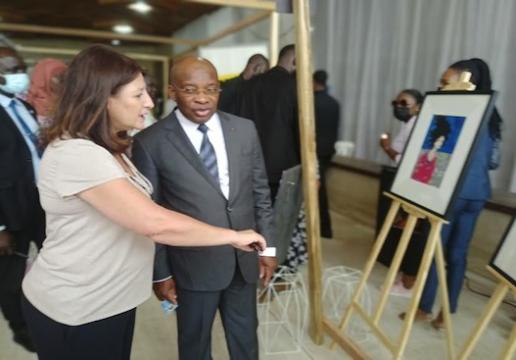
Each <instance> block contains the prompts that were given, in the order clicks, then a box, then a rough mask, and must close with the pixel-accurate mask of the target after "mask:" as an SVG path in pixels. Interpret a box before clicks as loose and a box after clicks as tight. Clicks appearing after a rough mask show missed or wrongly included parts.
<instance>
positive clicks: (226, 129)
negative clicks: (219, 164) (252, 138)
mask: <svg viewBox="0 0 516 360" xmlns="http://www.w3.org/2000/svg"><path fill="white" fill-rule="evenodd" d="M218 114H219V118H220V125H221V126H222V132H223V133H224V143H225V144H226V153H227V155H228V172H229V200H231V199H232V198H233V197H234V194H236V193H237V192H238V191H237V190H238V188H237V187H238V181H237V180H238V177H237V174H238V161H239V151H238V150H239V146H238V138H237V136H235V135H236V134H235V127H234V126H233V124H232V122H233V120H232V119H230V118H229V117H228V116H227V115H225V114H223V113H221V112H218Z"/></svg>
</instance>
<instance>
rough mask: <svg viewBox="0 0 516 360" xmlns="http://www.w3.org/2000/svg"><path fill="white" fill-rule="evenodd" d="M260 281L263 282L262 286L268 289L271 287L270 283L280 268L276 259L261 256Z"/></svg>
mask: <svg viewBox="0 0 516 360" xmlns="http://www.w3.org/2000/svg"><path fill="white" fill-rule="evenodd" d="M259 261H260V279H261V281H262V286H263V287H266V286H267V285H269V281H271V278H272V275H273V274H274V271H276V268H277V267H278V261H277V260H276V257H272V256H260V259H259Z"/></svg>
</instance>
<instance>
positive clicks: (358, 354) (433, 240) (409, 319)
mask: <svg viewBox="0 0 516 360" xmlns="http://www.w3.org/2000/svg"><path fill="white" fill-rule="evenodd" d="M384 195H385V196H387V197H389V198H391V199H392V203H391V207H390V209H389V212H388V213H387V217H386V218H385V221H384V223H383V226H382V229H381V231H380V233H379V234H378V238H377V240H376V242H375V244H374V246H373V249H372V251H371V254H370V255H369V258H368V259H367V263H366V266H365V268H364V273H363V275H362V278H361V279H360V282H359V283H358V286H357V288H356V290H355V293H354V294H353V298H352V300H351V303H350V304H349V306H348V307H347V308H346V310H345V312H344V315H343V317H342V319H341V322H340V324H339V326H338V329H337V328H335V327H334V326H332V325H331V324H328V323H327V322H325V326H326V327H328V328H330V329H329V330H330V331H331V333H332V335H333V336H332V337H333V338H334V341H333V342H332V345H331V346H332V348H334V347H335V344H336V343H335V341H337V342H338V343H339V345H340V346H341V347H342V348H343V349H344V350H345V351H347V352H348V353H350V354H351V355H352V356H353V358H357V359H367V358H368V356H367V355H366V354H365V353H364V352H362V351H361V350H360V348H359V347H358V346H357V345H356V344H355V343H354V342H353V341H352V340H351V339H349V338H347V337H346V336H345V335H343V334H342V333H341V332H342V330H345V328H346V326H347V325H348V323H349V320H350V319H351V315H352V314H353V312H356V313H357V314H358V315H360V316H361V317H362V319H364V320H365V322H366V323H367V324H368V325H369V327H370V328H371V329H372V330H373V333H374V334H375V335H376V336H377V337H378V338H379V340H381V342H382V343H383V344H384V345H385V346H386V347H387V349H388V350H389V351H390V352H391V353H392V354H393V357H394V358H395V359H400V358H401V357H402V355H403V352H404V351H405V347H406V345H407V342H408V337H409V335H410V330H411V329H412V324H413V322H414V317H415V315H416V311H417V309H418V305H419V300H420V298H421V295H422V293H423V288H424V285H425V282H426V278H427V275H428V271H429V269H430V266H431V263H432V259H433V258H434V257H435V260H436V267H437V275H438V279H439V288H440V295H441V306H442V312H443V316H444V323H445V327H446V335H447V345H448V355H449V358H450V359H453V358H454V348H453V331H452V326H451V325H452V324H451V319H450V307H449V302H448V289H447V286H446V275H445V268H444V256H443V250H442V245H441V227H442V225H443V224H446V223H447V222H446V221H445V220H444V219H442V218H440V217H438V216H436V215H434V214H431V213H429V212H427V211H425V210H423V209H421V208H419V207H418V206H416V205H413V204H410V203H408V202H406V201H404V200H402V199H400V198H398V197H397V196H394V195H392V194H390V193H384ZM400 207H402V208H403V210H405V211H406V212H407V213H408V214H409V216H408V219H407V222H406V225H405V228H404V229H403V233H402V235H401V239H400V242H399V244H398V247H397V249H396V253H395V255H394V258H393V260H392V263H391V266H390V268H389V271H388V272H387V276H386V278H385V281H384V283H383V287H382V293H381V295H380V300H379V302H378V304H377V306H376V309H375V310H374V313H373V315H372V316H370V315H369V314H367V313H366V311H365V310H364V309H363V308H362V306H361V305H360V297H361V295H362V292H363V290H364V288H365V285H366V282H367V279H368V278H369V275H370V274H371V271H372V269H373V266H374V264H375V262H376V260H377V259H378V255H379V253H380V250H381V248H382V246H383V244H384V242H385V239H386V238H387V234H388V233H389V230H390V229H391V227H392V224H393V223H394V219H395V217H396V214H397V213H398V211H399V209H400ZM422 218H427V219H428V220H429V221H430V224H431V227H430V235H429V236H428V240H427V243H426V246H425V250H424V253H423V257H422V259H421V264H420V266H419V270H418V274H417V279H416V283H415V284H414V289H413V295H412V299H411V301H410V304H409V306H408V309H407V311H406V313H405V319H404V321H403V327H402V331H401V335H400V337H399V339H398V341H397V342H394V341H392V340H391V339H390V338H389V337H388V336H387V335H386V334H385V333H384V331H382V329H381V328H380V326H379V321H380V319H381V317H382V314H383V311H384V308H385V305H386V303H387V300H388V297H389V291H390V289H391V287H392V285H393V283H394V279H395V277H396V274H397V273H398V269H399V266H400V263H401V260H402V258H403V255H404V254H405V251H406V249H407V246H408V243H409V240H410V238H411V237H412V234H413V232H414V228H415V225H416V222H417V220H418V219H422ZM336 336H337V337H338V338H336Z"/></svg>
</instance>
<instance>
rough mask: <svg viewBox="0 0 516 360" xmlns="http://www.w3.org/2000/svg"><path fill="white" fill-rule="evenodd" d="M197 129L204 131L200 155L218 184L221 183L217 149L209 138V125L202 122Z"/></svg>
mask: <svg viewBox="0 0 516 360" xmlns="http://www.w3.org/2000/svg"><path fill="white" fill-rule="evenodd" d="M197 130H199V131H200V132H202V143H201V151H200V153H199V156H200V157H201V160H202V162H203V164H204V166H205V167H206V169H207V170H208V172H209V173H210V175H211V176H213V178H214V179H215V181H216V182H217V184H218V183H219V169H218V167H217V155H215V149H214V148H213V145H212V144H211V142H210V139H208V134H207V132H208V127H207V126H206V125H204V124H201V125H199V126H198V127H197Z"/></svg>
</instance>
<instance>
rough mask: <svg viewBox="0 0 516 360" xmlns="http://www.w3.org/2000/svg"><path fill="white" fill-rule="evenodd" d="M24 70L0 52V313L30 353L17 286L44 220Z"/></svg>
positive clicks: (18, 61)
mask: <svg viewBox="0 0 516 360" xmlns="http://www.w3.org/2000/svg"><path fill="white" fill-rule="evenodd" d="M25 70H26V67H25V64H24V62H23V60H22V59H21V57H20V56H19V55H18V54H17V53H16V51H14V50H13V49H10V48H6V47H0V307H1V309H2V312H3V314H4V316H5V318H6V319H7V321H8V322H9V326H10V328H11V330H12V331H13V333H14V338H13V339H14V341H15V342H17V343H18V344H20V345H22V346H23V347H24V348H25V349H27V350H28V351H34V347H33V345H32V342H31V340H30V337H29V335H28V332H27V327H26V324H25V321H24V319H23V316H22V312H21V306H20V303H21V294H22V292H21V283H22V279H23V275H24V274H25V266H26V259H27V254H28V251H29V243H30V241H31V240H32V241H35V242H36V243H37V244H38V245H40V244H41V242H42V241H43V237H44V214H43V210H42V209H41V206H40V205H39V196H38V191H37V188H36V175H37V168H38V165H39V157H40V149H39V147H38V146H39V144H38V141H37V132H38V123H37V121H36V113H35V111H34V109H32V107H30V105H29V104H27V103H26V102H24V101H22V100H20V99H18V98H17V97H16V96H15V95H16V94H19V93H22V92H24V91H25V90H27V88H28V85H29V78H28V76H27V74H26V73H25Z"/></svg>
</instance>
